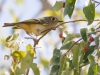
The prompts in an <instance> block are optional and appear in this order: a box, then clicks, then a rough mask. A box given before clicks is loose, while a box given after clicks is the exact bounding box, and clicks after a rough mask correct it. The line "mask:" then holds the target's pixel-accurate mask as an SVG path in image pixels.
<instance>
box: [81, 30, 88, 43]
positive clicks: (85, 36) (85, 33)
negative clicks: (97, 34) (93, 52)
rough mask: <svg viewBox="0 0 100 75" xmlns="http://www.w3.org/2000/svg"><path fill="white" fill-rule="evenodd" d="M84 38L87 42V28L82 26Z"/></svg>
mask: <svg viewBox="0 0 100 75" xmlns="http://www.w3.org/2000/svg"><path fill="white" fill-rule="evenodd" d="M80 33H81V36H82V39H83V40H84V41H86V42H87V28H81V30H80Z"/></svg>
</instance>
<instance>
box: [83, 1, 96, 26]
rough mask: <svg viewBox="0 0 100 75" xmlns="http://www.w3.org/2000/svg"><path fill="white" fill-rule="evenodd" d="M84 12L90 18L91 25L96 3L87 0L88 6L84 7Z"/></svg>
mask: <svg viewBox="0 0 100 75" xmlns="http://www.w3.org/2000/svg"><path fill="white" fill-rule="evenodd" d="M83 12H84V14H85V17H86V18H87V20H88V25H90V24H91V23H92V22H93V21H90V20H94V17H95V3H92V1H91V0H86V6H84V8H83Z"/></svg>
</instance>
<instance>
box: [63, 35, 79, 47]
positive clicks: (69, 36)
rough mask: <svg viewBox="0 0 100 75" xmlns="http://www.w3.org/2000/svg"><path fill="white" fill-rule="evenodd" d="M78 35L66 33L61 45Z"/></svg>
mask: <svg viewBox="0 0 100 75" xmlns="http://www.w3.org/2000/svg"><path fill="white" fill-rule="evenodd" d="M77 37H80V35H79V34H68V33H66V37H65V40H64V42H63V45H65V44H66V43H68V42H69V41H71V40H73V39H74V38H77Z"/></svg>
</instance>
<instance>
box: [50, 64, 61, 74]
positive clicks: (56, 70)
mask: <svg viewBox="0 0 100 75" xmlns="http://www.w3.org/2000/svg"><path fill="white" fill-rule="evenodd" d="M59 67H60V65H53V66H52V68H51V72H50V75H58V71H59Z"/></svg>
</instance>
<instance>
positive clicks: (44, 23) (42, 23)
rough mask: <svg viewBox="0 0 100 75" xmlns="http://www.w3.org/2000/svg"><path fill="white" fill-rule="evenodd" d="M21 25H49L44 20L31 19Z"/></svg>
mask: <svg viewBox="0 0 100 75" xmlns="http://www.w3.org/2000/svg"><path fill="white" fill-rule="evenodd" d="M19 23H25V24H41V25H48V23H47V22H46V21H45V20H44V19H29V20H25V21H22V22H19Z"/></svg>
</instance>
